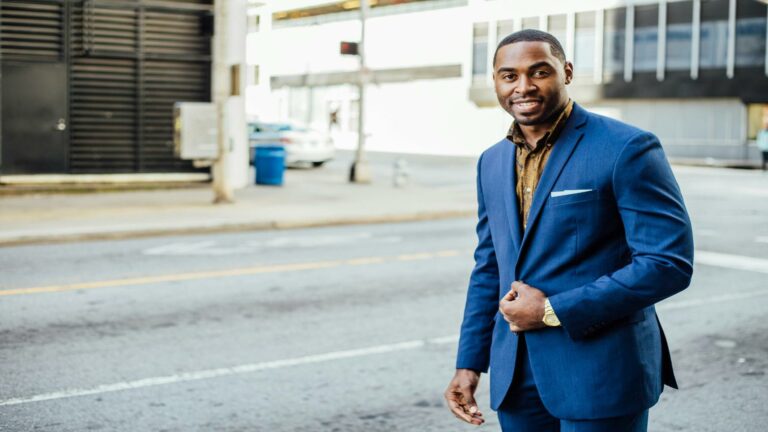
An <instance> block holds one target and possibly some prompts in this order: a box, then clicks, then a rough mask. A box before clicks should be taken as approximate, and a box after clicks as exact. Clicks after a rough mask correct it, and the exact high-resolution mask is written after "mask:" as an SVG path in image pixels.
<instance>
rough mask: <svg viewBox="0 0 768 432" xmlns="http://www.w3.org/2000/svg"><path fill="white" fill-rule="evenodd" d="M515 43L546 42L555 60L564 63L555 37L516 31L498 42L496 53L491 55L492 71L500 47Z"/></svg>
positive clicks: (558, 42)
mask: <svg viewBox="0 0 768 432" xmlns="http://www.w3.org/2000/svg"><path fill="white" fill-rule="evenodd" d="M515 42H546V43H548V44H549V49H550V51H552V55H553V56H555V57H557V59H558V60H560V61H561V62H563V63H565V50H563V46H562V45H560V41H558V40H557V38H556V37H554V36H552V35H551V34H549V33H547V32H545V31H541V30H534V29H525V30H520V31H516V32H514V33H512V34H510V35H509V36H507V37H505V38H504V39H502V40H501V42H499V45H498V46H497V47H496V51H495V52H494V53H493V65H492V66H493V67H494V69H495V67H496V56H497V55H498V54H499V50H500V49H501V47H503V46H506V45H509V44H513V43H515Z"/></svg>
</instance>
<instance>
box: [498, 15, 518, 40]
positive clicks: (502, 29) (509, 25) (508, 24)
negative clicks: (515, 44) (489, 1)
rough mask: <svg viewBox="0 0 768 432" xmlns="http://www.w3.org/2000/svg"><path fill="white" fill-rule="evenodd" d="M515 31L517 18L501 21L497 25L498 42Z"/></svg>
mask: <svg viewBox="0 0 768 432" xmlns="http://www.w3.org/2000/svg"><path fill="white" fill-rule="evenodd" d="M514 32H515V20H504V21H499V22H498V24H497V25H496V39H497V41H496V42H497V43H498V42H501V40H502V39H504V38H505V37H507V36H509V35H511V34H512V33H514Z"/></svg>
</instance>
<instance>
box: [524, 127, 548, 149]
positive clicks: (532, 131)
mask: <svg viewBox="0 0 768 432" xmlns="http://www.w3.org/2000/svg"><path fill="white" fill-rule="evenodd" d="M552 124H553V123H552V122H549V123H547V124H543V123H542V124H536V125H528V126H524V125H520V132H522V133H523V136H524V137H525V141H526V142H527V143H528V145H530V146H531V148H536V143H538V142H539V140H540V139H542V138H543V137H544V135H546V134H547V131H548V130H549V129H550V128H551V127H552Z"/></svg>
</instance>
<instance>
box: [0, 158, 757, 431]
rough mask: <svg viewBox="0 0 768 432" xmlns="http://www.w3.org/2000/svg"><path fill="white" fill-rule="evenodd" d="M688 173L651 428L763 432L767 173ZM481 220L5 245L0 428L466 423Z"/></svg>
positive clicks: (1, 256) (458, 427)
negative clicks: (473, 277)
mask: <svg viewBox="0 0 768 432" xmlns="http://www.w3.org/2000/svg"><path fill="white" fill-rule="evenodd" d="M677 174H678V178H679V180H680V183H681V186H682V187H683V190H684V192H685V195H686V201H687V204H688V206H689V210H690V211H691V214H692V215H693V220H694V231H695V234H696V247H697V265H696V269H695V275H694V281H693V284H692V286H691V288H689V289H688V290H686V291H685V292H683V293H682V294H680V295H678V296H675V297H673V298H671V299H668V300H667V301H665V302H663V303H662V304H661V305H659V308H658V309H659V315H660V318H661V321H662V323H663V324H664V326H665V329H666V332H667V336H668V338H669V340H670V344H671V346H672V349H673V361H674V363H675V366H676V370H677V375H678V381H679V382H680V384H681V389H680V390H679V391H674V390H671V389H668V390H667V391H665V393H664V395H663V396H662V401H661V403H660V404H659V405H658V406H657V407H656V408H654V409H653V410H652V411H651V425H650V430H652V431H696V432H700V431H703V432H706V431H729V432H738V431H759V430H764V428H765V425H766V424H768V410H766V409H765V406H766V405H768V378H766V375H765V374H766V370H767V369H768V322H766V316H768V314H767V313H766V312H768V286H766V285H767V284H766V282H767V281H768V276H767V275H768V223H766V222H768V176H765V175H761V174H760V173H758V172H753V171H730V170H707V169H694V168H684V169H680V170H678V172H677ZM473 223H474V221H473V220H471V219H466V220H465V219H460V220H444V221H438V222H420V223H407V224H392V225H369V226H350V227H333V228H320V229H306V230H294V231H275V232H258V233H234V234H219V235H203V236H186V237H163V238H150V239H137V240H122V241H110V242H86V243H69V244H59V245H34V246H19V247H8V248H0V271H1V272H2V273H1V274H2V278H1V279H0V364H2V365H3V367H2V368H0V430H1V431H38V430H39V431H57V432H58V431H132V432H133V431H382V432H383V431H462V430H473V429H474V428H473V427H471V426H468V425H462V424H459V423H457V421H456V420H455V419H454V418H453V416H452V415H451V414H450V413H449V412H448V411H447V409H446V408H445V407H444V405H443V402H442V392H443V390H444V387H445V385H446V384H447V382H448V380H449V379H450V377H451V376H452V373H453V361H454V355H455V345H456V339H455V336H456V334H457V332H458V325H459V322H460V319H461V311H462V307H463V301H464V296H465V289H466V283H467V280H468V275H469V271H470V269H471V267H472V260H471V251H472V248H473V247H474V234H473ZM479 401H480V403H481V408H484V409H485V411H488V393H487V377H484V381H483V387H482V388H481V389H480V394H479ZM488 414H489V417H490V418H489V419H490V420H491V421H489V422H488V424H486V425H484V426H482V427H481V430H497V427H496V426H495V425H496V422H495V419H494V418H493V416H492V415H490V414H491V413H490V412H488Z"/></svg>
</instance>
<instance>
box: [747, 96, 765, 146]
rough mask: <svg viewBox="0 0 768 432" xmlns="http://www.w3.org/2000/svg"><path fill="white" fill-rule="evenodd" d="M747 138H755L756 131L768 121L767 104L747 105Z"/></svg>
mask: <svg viewBox="0 0 768 432" xmlns="http://www.w3.org/2000/svg"><path fill="white" fill-rule="evenodd" d="M747 123H748V124H747V139H751V140H753V139H757V133H758V132H760V130H761V129H763V128H764V126H766V124H767V123H768V105H765V104H749V105H747Z"/></svg>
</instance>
